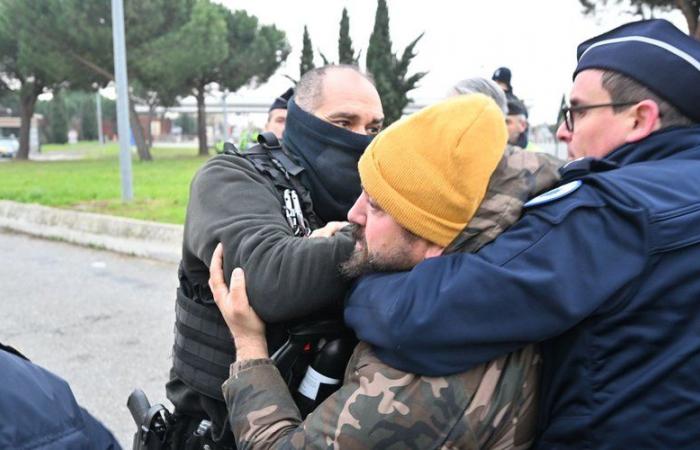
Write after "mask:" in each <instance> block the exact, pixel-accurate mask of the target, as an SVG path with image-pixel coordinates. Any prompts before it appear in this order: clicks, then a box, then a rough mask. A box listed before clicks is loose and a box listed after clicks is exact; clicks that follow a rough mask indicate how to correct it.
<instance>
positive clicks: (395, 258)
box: [340, 224, 420, 278]
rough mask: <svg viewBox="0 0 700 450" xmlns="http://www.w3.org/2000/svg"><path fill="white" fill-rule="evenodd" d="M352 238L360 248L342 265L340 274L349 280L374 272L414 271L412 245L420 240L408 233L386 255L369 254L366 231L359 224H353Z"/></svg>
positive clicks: (414, 263)
mask: <svg viewBox="0 0 700 450" xmlns="http://www.w3.org/2000/svg"><path fill="white" fill-rule="evenodd" d="M350 226H351V231H352V237H353V238H354V239H355V242H356V243H358V244H359V247H360V248H357V247H355V250H354V251H353V252H352V255H350V258H348V260H347V261H345V262H344V263H342V264H341V265H340V273H341V274H342V275H343V276H345V277H347V278H357V277H359V276H361V275H365V274H368V273H373V272H399V271H403V270H409V269H412V268H413V267H414V266H415V265H416V264H417V262H416V261H414V257H412V255H411V244H412V243H413V242H414V241H415V240H416V239H420V238H418V236H416V235H414V234H412V233H410V232H408V231H406V232H405V233H404V234H402V235H401V238H400V239H398V240H397V245H396V247H395V248H393V249H391V250H390V251H387V252H386V253H384V254H377V253H371V254H370V253H369V251H368V249H367V242H366V241H365V229H364V227H361V226H359V225H357V224H351V225H350Z"/></svg>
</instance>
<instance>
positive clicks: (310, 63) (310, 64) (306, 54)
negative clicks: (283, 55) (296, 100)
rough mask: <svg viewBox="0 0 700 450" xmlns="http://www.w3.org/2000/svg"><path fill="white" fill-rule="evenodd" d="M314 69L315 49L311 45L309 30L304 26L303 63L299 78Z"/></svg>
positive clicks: (300, 67)
mask: <svg viewBox="0 0 700 450" xmlns="http://www.w3.org/2000/svg"><path fill="white" fill-rule="evenodd" d="M314 67H316V66H314V49H313V45H312V44H311V37H310V36H309V30H308V29H307V28H306V25H304V38H303V42H302V47H301V63H300V64H299V78H301V76H302V75H304V74H305V73H306V72H308V71H309V70H311V69H313V68H314Z"/></svg>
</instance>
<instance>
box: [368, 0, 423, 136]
mask: <svg viewBox="0 0 700 450" xmlns="http://www.w3.org/2000/svg"><path fill="white" fill-rule="evenodd" d="M422 37H423V35H422V34H421V35H420V36H418V37H417V38H416V39H414V40H413V42H411V43H410V44H409V45H408V46H407V47H406V48H405V49H404V51H403V54H402V55H401V58H400V59H398V58H397V57H396V55H395V54H394V53H392V51H391V47H392V45H391V36H390V33H389V9H388V8H387V6H386V0H377V12H376V14H375V17H374V29H373V30H372V35H371V36H370V38H369V47H368V48H367V58H366V64H367V70H368V71H369V72H370V73H371V74H372V75H373V76H374V80H375V84H376V86H377V91H379V96H380V97H381V99H382V106H383V108H384V123H385V124H386V125H389V124H391V123H392V122H395V121H396V120H398V119H400V118H401V115H402V114H403V110H404V108H405V107H406V105H408V102H409V100H410V99H409V98H408V95H407V94H408V92H409V91H411V90H412V89H414V88H415V87H416V85H417V83H418V81H419V80H420V79H421V78H423V77H424V76H425V75H426V72H418V73H415V74H413V75H411V76H407V74H408V66H409V65H410V63H411V60H412V59H413V58H414V57H415V56H416V54H415V53H414V51H413V50H414V48H415V46H416V44H417V43H418V41H419V40H420V39H421V38H422Z"/></svg>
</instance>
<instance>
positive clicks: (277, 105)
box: [267, 88, 294, 112]
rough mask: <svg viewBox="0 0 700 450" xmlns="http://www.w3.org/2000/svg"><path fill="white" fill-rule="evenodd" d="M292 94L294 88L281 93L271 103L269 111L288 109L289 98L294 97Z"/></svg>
mask: <svg viewBox="0 0 700 450" xmlns="http://www.w3.org/2000/svg"><path fill="white" fill-rule="evenodd" d="M292 95H294V88H289V89H287V90H286V91H284V94H282V95H280V96H279V97H277V98H276V99H275V101H274V102H272V105H270V109H269V110H268V111H267V112H270V111H272V110H273V109H287V103H288V102H289V99H290V98H292Z"/></svg>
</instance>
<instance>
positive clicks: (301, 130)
mask: <svg viewBox="0 0 700 450" xmlns="http://www.w3.org/2000/svg"><path fill="white" fill-rule="evenodd" d="M283 140H284V147H285V148H286V149H287V150H289V151H290V152H291V153H292V154H293V155H294V156H296V157H297V158H298V159H299V163H300V164H301V165H302V166H303V167H304V169H305V170H304V172H303V174H305V175H302V181H304V182H305V183H306V184H307V186H308V187H309V190H310V191H311V200H312V201H313V204H314V211H315V212H316V214H318V215H319V216H320V217H321V219H323V221H324V222H329V221H331V220H347V214H348V211H349V210H350V208H351V207H352V205H353V203H355V200H357V197H359V196H360V192H361V187H360V175H359V173H358V172H357V162H358V161H359V159H360V156H361V155H362V152H364V151H365V148H367V146H368V145H369V143H370V142H371V141H372V136H365V135H362V134H357V133H353V132H352V131H348V130H346V129H344V128H340V127H337V126H335V125H333V124H331V123H328V122H325V121H323V120H321V119H319V118H318V117H316V116H314V115H313V114H309V113H307V112H306V111H304V110H302V109H301V108H299V107H298V106H297V105H296V103H294V100H290V101H289V104H288V105H287V123H286V125H285V128H284V137H283Z"/></svg>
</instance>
